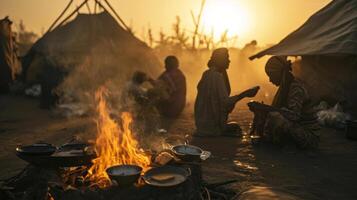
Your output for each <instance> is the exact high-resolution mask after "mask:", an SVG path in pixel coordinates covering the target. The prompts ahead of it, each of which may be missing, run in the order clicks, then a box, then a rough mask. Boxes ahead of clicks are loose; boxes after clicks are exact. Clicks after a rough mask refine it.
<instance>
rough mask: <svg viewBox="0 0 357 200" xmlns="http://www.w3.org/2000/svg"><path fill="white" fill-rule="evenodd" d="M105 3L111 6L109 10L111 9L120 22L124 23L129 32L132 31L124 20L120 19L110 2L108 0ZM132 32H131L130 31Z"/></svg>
mask: <svg viewBox="0 0 357 200" xmlns="http://www.w3.org/2000/svg"><path fill="white" fill-rule="evenodd" d="M104 1H105V3H107V5H108V6H109V8H110V9H111V11H112V12H113V13H114V15H115V16H116V17H117V18H118V19H119V21H120V22H121V23H122V25H123V26H124V28H125V29H126V30H127V31H130V28H129V27H128V26H127V25H126V24H125V22H124V20H123V19H122V18H120V17H119V15H118V13H117V12H116V11H115V10H114V8H113V7H112V5H110V3H109V2H108V0H104ZM130 32H131V31H130Z"/></svg>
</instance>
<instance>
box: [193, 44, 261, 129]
mask: <svg viewBox="0 0 357 200" xmlns="http://www.w3.org/2000/svg"><path fill="white" fill-rule="evenodd" d="M229 63H230V60H229V54H228V49H226V48H220V49H216V50H214V51H213V53H212V56H211V59H210V60H209V62H208V68H209V69H208V70H206V71H205V72H204V73H203V75H202V78H201V80H200V82H199V83H198V85H197V91H198V92H197V97H196V102H195V124H196V128H197V130H196V133H195V134H196V135H197V136H219V135H226V134H229V135H232V134H233V135H234V134H237V133H238V130H239V128H240V127H239V125H238V124H236V123H235V124H229V123H227V120H228V114H229V113H231V112H232V110H233V108H234V106H235V104H236V103H237V102H238V101H239V100H241V99H243V98H244V97H254V96H255V95H256V93H257V92H258V90H259V87H255V88H252V89H249V90H246V91H244V92H242V93H241V94H239V95H235V96H229V94H230V88H231V87H230V84H229V79H228V75H227V71H226V70H227V69H228V67H229Z"/></svg>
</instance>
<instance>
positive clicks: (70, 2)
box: [45, 0, 73, 34]
mask: <svg viewBox="0 0 357 200" xmlns="http://www.w3.org/2000/svg"><path fill="white" fill-rule="evenodd" d="M72 3H73V0H70V1H69V3H68V4H67V6H66V8H65V9H64V10H63V11H62V12H61V14H60V15H59V16H58V17H57V19H56V20H55V21H54V22H53V23H52V25H51V26H50V28H49V29H48V30H47V31H46V33H48V32H50V31H51V30H52V28H53V27H54V26H55V25H56V23H57V22H58V20H59V19H61V17H62V16H63V15H64V13H66V11H67V10H68V8H69V7H70V6H71V4H72ZM46 33H45V34H46Z"/></svg>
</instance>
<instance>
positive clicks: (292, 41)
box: [250, 0, 357, 111]
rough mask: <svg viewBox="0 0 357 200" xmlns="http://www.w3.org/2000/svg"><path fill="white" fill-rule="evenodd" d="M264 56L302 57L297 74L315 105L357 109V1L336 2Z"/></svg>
mask: <svg viewBox="0 0 357 200" xmlns="http://www.w3.org/2000/svg"><path fill="white" fill-rule="evenodd" d="M264 55H279V56H301V58H302V59H301V61H300V62H298V63H295V65H296V68H295V69H294V72H295V73H296V75H297V76H299V77H300V78H301V79H303V80H304V81H305V82H306V84H307V86H308V87H309V90H310V94H311V95H312V97H313V100H314V102H315V103H317V102H318V101H321V100H325V101H328V102H330V103H336V102H342V103H343V104H344V105H345V107H346V108H348V109H352V110H355V111H356V110H357V109H356V108H357V106H356V105H353V104H354V102H356V100H357V90H356V89H355V88H354V87H355V86H357V1H356V0H334V1H332V2H331V3H329V4H328V5H327V6H325V7H324V8H322V9H321V10H319V11H318V12H316V13H315V14H313V15H312V16H311V17H310V18H309V19H308V20H307V21H306V22H305V23H304V24H303V25H302V26H301V27H299V28H298V29H297V30H295V31H294V32H292V33H290V34H289V35H288V36H287V37H285V38H284V39H283V40H282V41H281V42H279V43H278V44H276V45H274V46H272V47H270V48H268V49H265V50H263V51H261V52H259V53H257V54H255V55H253V56H251V57H250V59H255V58H260V57H262V56H264Z"/></svg>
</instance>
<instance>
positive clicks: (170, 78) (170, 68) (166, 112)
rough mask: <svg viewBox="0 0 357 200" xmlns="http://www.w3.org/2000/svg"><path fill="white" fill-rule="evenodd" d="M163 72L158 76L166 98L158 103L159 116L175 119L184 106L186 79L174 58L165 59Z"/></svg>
mask: <svg viewBox="0 0 357 200" xmlns="http://www.w3.org/2000/svg"><path fill="white" fill-rule="evenodd" d="M165 69H166V70H165V71H164V72H163V73H162V74H161V75H160V76H159V78H158V80H160V81H162V82H163V83H164V84H165V86H166V89H167V92H168V97H167V98H165V99H162V100H160V101H159V102H158V106H157V107H158V109H159V111H160V114H161V115H163V116H165V117H169V118H175V117H177V116H178V115H180V114H181V112H182V111H183V109H184V108H185V104H186V78H185V75H184V74H183V73H182V71H181V70H180V69H179V61H178V59H177V58H176V57H175V56H167V57H166V59H165Z"/></svg>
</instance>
